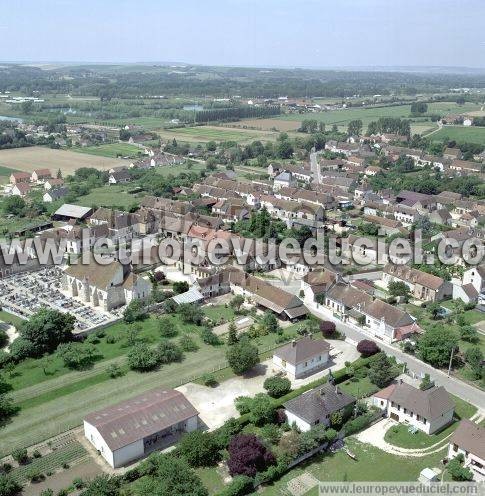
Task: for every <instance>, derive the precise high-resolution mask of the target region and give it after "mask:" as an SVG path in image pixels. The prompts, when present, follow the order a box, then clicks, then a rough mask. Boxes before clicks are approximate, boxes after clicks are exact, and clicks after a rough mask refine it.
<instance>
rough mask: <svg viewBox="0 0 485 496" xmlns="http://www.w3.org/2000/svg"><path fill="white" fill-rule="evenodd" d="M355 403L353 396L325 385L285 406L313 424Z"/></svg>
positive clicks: (336, 387)
mask: <svg viewBox="0 0 485 496" xmlns="http://www.w3.org/2000/svg"><path fill="white" fill-rule="evenodd" d="M355 401H356V399H355V398H354V397H353V396H351V395H349V394H347V393H344V392H343V391H341V390H340V389H339V388H338V386H333V385H332V384H324V385H323V386H320V387H318V388H315V389H312V390H311V391H307V392H306V393H303V394H301V395H300V396H298V397H297V398H295V399H293V400H290V401H287V402H286V403H285V404H284V405H283V406H284V407H285V409H286V410H287V411H289V412H291V413H293V414H294V415H296V416H297V417H299V418H301V419H303V420H304V421H306V422H308V423H310V424H313V423H314V422H315V421H316V420H318V419H320V418H322V417H324V416H325V415H330V414H332V413H333V412H337V411H339V410H341V409H342V408H345V407H346V406H348V405H351V404H352V403H354V402H355Z"/></svg>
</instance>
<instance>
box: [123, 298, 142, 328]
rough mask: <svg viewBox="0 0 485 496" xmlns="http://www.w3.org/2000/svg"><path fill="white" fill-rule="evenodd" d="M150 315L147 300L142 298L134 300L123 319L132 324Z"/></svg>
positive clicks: (124, 313) (126, 309)
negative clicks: (147, 309) (146, 304)
mask: <svg viewBox="0 0 485 496" xmlns="http://www.w3.org/2000/svg"><path fill="white" fill-rule="evenodd" d="M147 317H148V313H147V311H146V307H145V302H144V301H142V300H133V301H132V302H131V303H130V304H129V305H128V306H127V307H126V308H125V311H124V312H123V320H124V321H125V322H126V323H127V324H132V323H133V322H137V321H140V320H144V319H146V318H147Z"/></svg>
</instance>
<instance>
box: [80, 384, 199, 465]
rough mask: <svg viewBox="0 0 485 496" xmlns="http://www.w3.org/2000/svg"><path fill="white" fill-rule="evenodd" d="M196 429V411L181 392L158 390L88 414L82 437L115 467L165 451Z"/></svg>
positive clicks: (197, 424)
mask: <svg viewBox="0 0 485 496" xmlns="http://www.w3.org/2000/svg"><path fill="white" fill-rule="evenodd" d="M198 426H199V412H198V411H197V410H196V409H195V408H194V406H193V405H192V404H191V403H190V402H189V401H188V400H187V398H186V397H185V396H184V395H183V394H182V393H180V392H179V391H175V390H173V389H169V390H165V389H161V388H157V389H152V390H150V391H147V392H145V393H143V394H140V395H138V396H135V397H134V398H131V399H129V400H126V401H122V402H121V403H117V404H115V405H112V406H109V407H107V408H104V409H103V410H99V411H97V412H93V413H90V414H89V415H88V416H87V417H86V418H85V419H84V436H85V437H86V438H87V439H88V441H89V442H90V443H91V444H92V445H93V446H94V447H95V448H96V450H98V451H99V453H100V454H101V455H102V456H103V458H104V459H105V460H106V461H107V462H108V464H109V465H110V466H111V467H113V468H117V467H121V466H123V465H126V464H128V463H130V462H132V461H134V460H137V459H140V458H143V457H145V456H147V455H148V454H149V453H150V452H152V451H154V450H160V449H164V448H166V447H167V446H169V445H170V444H173V443H174V442H176V441H177V440H178V437H179V436H180V434H182V433H184V432H192V431H194V430H196V429H197V428H198Z"/></svg>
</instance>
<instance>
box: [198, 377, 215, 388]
mask: <svg viewBox="0 0 485 496" xmlns="http://www.w3.org/2000/svg"><path fill="white" fill-rule="evenodd" d="M201 379H202V383H203V384H204V386H207V387H215V386H217V380H216V378H215V376H214V374H204V375H203V376H202V377H201Z"/></svg>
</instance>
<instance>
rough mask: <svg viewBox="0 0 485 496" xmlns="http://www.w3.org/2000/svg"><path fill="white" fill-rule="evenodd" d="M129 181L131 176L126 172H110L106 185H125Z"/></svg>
mask: <svg viewBox="0 0 485 496" xmlns="http://www.w3.org/2000/svg"><path fill="white" fill-rule="evenodd" d="M130 181H131V175H130V173H129V171H128V170H126V169H123V170H120V171H115V172H111V173H110V175H109V177H108V184H125V183H129V182H130Z"/></svg>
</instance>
